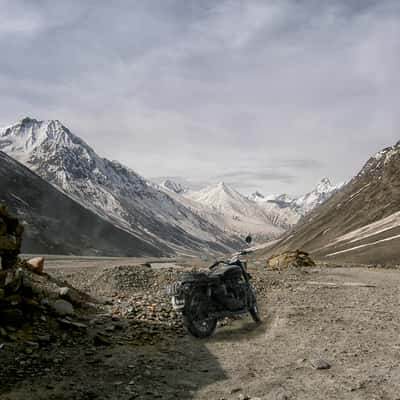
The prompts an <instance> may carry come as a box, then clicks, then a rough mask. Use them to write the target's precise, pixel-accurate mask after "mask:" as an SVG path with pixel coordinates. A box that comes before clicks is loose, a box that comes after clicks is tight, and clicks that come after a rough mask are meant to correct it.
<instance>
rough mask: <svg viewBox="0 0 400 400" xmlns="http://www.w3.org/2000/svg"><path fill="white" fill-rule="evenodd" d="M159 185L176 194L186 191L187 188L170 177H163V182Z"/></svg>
mask: <svg viewBox="0 0 400 400" xmlns="http://www.w3.org/2000/svg"><path fill="white" fill-rule="evenodd" d="M160 186H161V187H163V188H165V189H167V190H169V191H172V192H175V193H177V194H181V193H184V192H186V191H187V189H186V188H184V187H183V186H182V185H181V184H180V183H178V182H175V181H173V180H171V179H165V180H164V181H163V182H161V184H160Z"/></svg>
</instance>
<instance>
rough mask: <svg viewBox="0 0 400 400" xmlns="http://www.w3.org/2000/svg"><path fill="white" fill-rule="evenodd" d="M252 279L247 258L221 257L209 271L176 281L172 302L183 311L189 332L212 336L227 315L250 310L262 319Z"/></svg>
mask: <svg viewBox="0 0 400 400" xmlns="http://www.w3.org/2000/svg"><path fill="white" fill-rule="evenodd" d="M239 254H245V252H242V253H239ZM250 279H251V276H250V274H249V273H248V272H247V262H245V261H241V260H240V259H239V258H236V259H235V260H231V261H217V262H216V263H214V264H213V265H211V266H210V267H209V270H208V271H206V272H194V273H188V274H184V275H183V276H182V278H181V279H180V280H179V281H178V282H176V283H175V284H174V285H172V286H171V287H170V290H169V293H170V295H171V296H172V306H173V308H174V310H175V311H177V312H178V313H181V314H182V316H183V322H184V325H185V327H186V329H187V330H188V331H189V333H191V334H192V335H193V336H195V337H198V338H206V337H209V336H211V335H212V334H213V333H214V331H215V329H216V327H217V322H218V321H220V320H223V319H224V318H227V317H234V316H237V315H240V314H245V313H250V315H251V317H252V318H253V320H254V321H255V322H257V323H259V322H260V321H261V319H260V313H259V309H258V305H257V297H256V290H255V288H254V287H253V286H252V284H251V283H250Z"/></svg>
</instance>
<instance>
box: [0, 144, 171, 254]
mask: <svg viewBox="0 0 400 400" xmlns="http://www.w3.org/2000/svg"><path fill="white" fill-rule="evenodd" d="M0 202H4V203H5V204H7V205H8V206H9V208H10V211H11V212H12V213H13V214H15V215H16V216H17V217H18V218H20V220H21V221H22V222H23V224H24V225H25V232H24V236H23V242H22V251H23V252H25V253H44V254H76V255H99V256H101V255H108V256H121V255H125V256H142V255H146V256H161V255H163V254H168V251H169V250H168V248H167V247H166V246H164V245H163V244H162V243H159V245H158V246H154V245H153V244H151V243H149V242H146V240H144V239H143V238H138V237H135V236H134V235H132V234H130V233H128V232H126V231H124V230H122V229H119V228H117V227H115V226H114V225H113V224H111V223H110V222H108V221H106V220H104V219H103V218H101V217H100V216H99V215H97V214H95V213H93V212H92V211H90V210H88V209H86V208H84V207H83V206H82V205H80V204H79V203H77V202H76V201H74V200H73V199H71V198H70V197H68V196H66V195H65V194H63V193H61V192H60V191H59V190H57V189H56V188H54V187H53V186H52V185H50V184H49V183H47V182H46V181H44V180H43V179H41V178H40V177H39V176H38V175H36V174H35V173H33V172H32V171H30V170H29V169H28V168H26V167H24V166H23V165H22V164H20V163H18V162H17V161H15V160H14V159H12V158H11V157H9V156H7V155H6V154H5V153H3V152H0ZM148 239H150V237H148Z"/></svg>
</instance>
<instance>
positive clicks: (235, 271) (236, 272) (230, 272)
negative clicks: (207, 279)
mask: <svg viewBox="0 0 400 400" xmlns="http://www.w3.org/2000/svg"><path fill="white" fill-rule="evenodd" d="M210 275H211V276H218V277H224V278H226V277H228V276H229V277H230V276H232V277H233V276H240V275H242V269H241V268H240V267H239V266H238V265H229V264H224V265H220V266H218V268H216V269H215V270H213V271H211V273H210Z"/></svg>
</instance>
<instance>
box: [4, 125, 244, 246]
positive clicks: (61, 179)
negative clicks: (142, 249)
mask: <svg viewBox="0 0 400 400" xmlns="http://www.w3.org/2000/svg"><path fill="white" fill-rule="evenodd" d="M0 150H3V151H4V152H6V153H7V154H9V155H11V156H12V157H14V158H16V159H17V160H19V161H21V162H22V163H23V164H25V165H26V166H28V167H29V168H31V169H32V170H33V171H34V172H36V173H37V174H38V175H39V176H41V177H42V178H43V179H45V180H46V181H48V182H50V183H51V184H53V185H54V186H56V187H58V188H59V189H60V190H62V191H63V192H64V193H66V194H68V195H69V196H71V197H72V198H73V199H75V200H77V201H78V202H80V203H81V204H82V205H84V206H85V207H87V208H89V209H90V210H92V211H93V212H95V213H97V214H99V215H100V216H102V217H103V218H106V219H108V220H109V221H110V222H112V223H113V224H115V225H116V226H119V227H120V228H122V229H125V230H127V231H128V232H131V233H133V234H135V235H143V236H144V237H150V240H152V241H153V242H154V243H155V244H156V243H159V242H161V243H164V245H167V246H169V247H170V248H171V249H173V250H175V251H178V252H184V253H186V252H187V251H189V253H190V252H193V251H194V252H201V251H202V249H205V250H206V251H210V252H226V251H231V250H232V249H235V248H236V247H237V246H239V239H237V238H235V237H232V236H230V235H228V234H227V233H226V232H223V231H221V230H220V229H219V228H218V227H217V226H215V225H212V224H211V223H210V221H206V220H204V219H201V218H199V216H198V215H196V214H193V213H192V212H191V210H190V209H187V208H185V206H184V205H183V204H181V203H178V202H176V201H175V200H174V199H173V198H172V197H171V196H169V195H168V194H167V193H165V192H164V191H160V190H158V189H156V188H155V187H154V186H153V185H151V184H149V183H148V182H147V181H146V180H145V179H144V178H142V177H141V176H140V175H138V174H137V173H136V172H135V171H133V170H132V169H130V168H127V167H125V166H124V165H122V164H120V163H119V162H117V161H110V160H107V159H106V158H102V157H99V156H98V155H97V153H96V152H95V151H94V150H93V149H92V148H91V147H90V146H89V145H88V144H87V143H86V142H85V141H83V140H82V139H80V138H79V137H78V136H76V135H74V134H73V133H72V132H71V131H70V130H69V129H68V128H66V127H65V126H64V125H62V124H61V122H59V121H57V120H55V121H53V120H50V121H38V120H36V119H32V118H24V119H23V120H21V121H19V122H17V123H16V124H14V125H10V126H8V127H6V128H2V129H0Z"/></svg>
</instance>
